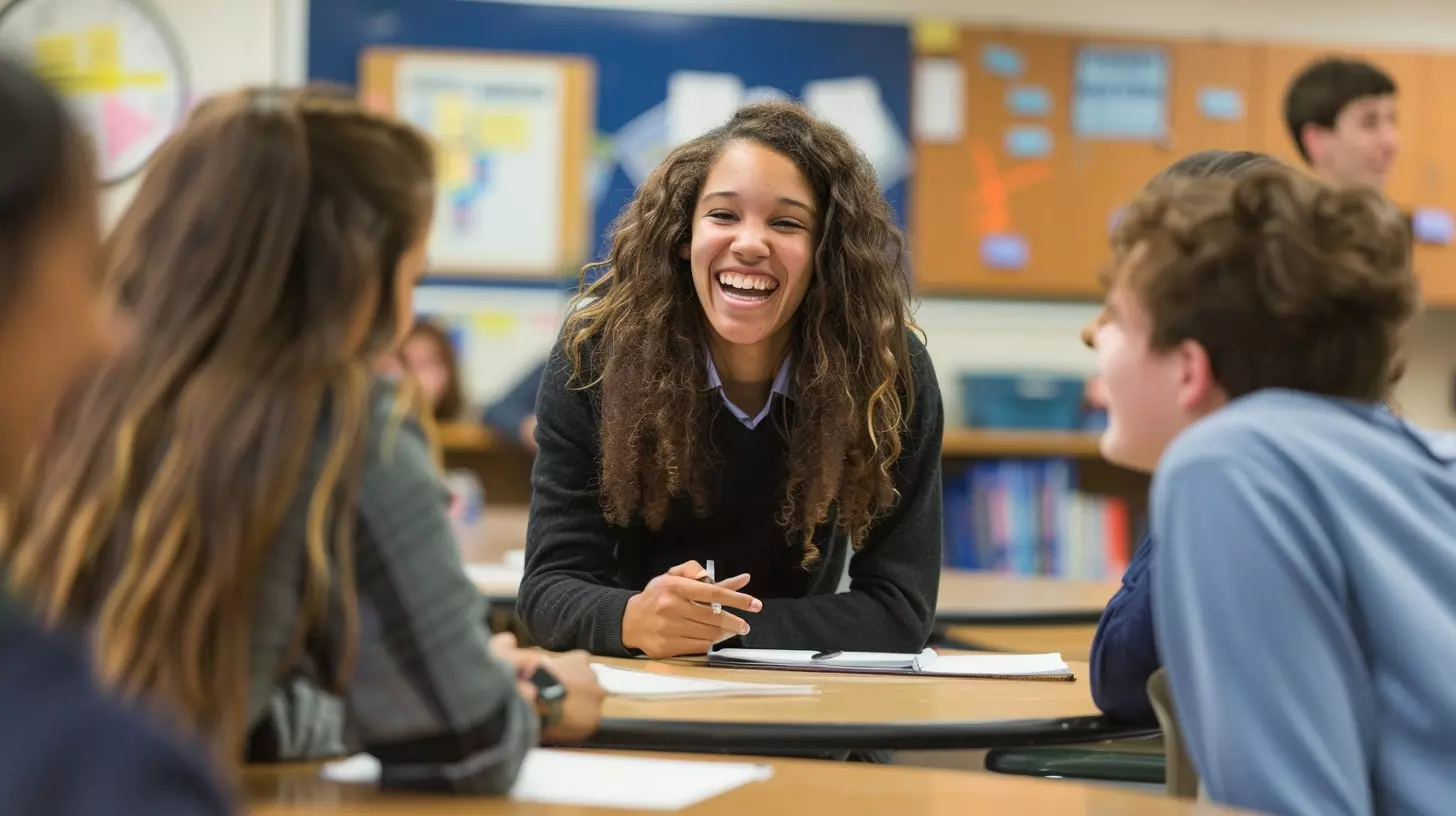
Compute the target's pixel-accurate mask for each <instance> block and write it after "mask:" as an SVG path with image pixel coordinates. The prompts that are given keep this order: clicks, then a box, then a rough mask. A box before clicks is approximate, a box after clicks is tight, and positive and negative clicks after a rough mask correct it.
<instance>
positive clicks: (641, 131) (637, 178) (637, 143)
mask: <svg viewBox="0 0 1456 816" xmlns="http://www.w3.org/2000/svg"><path fill="white" fill-rule="evenodd" d="M612 148H613V155H615V156H616V159H617V164H619V165H621V167H622V171H623V172H625V173H626V174H627V179H628V180H629V181H631V182H632V185H633V186H634V187H635V186H638V185H641V184H642V182H644V181H646V180H647V176H648V174H649V173H651V172H652V171H653V169H655V168H656V167H657V165H658V164H659V163H660V162H661V161H662V160H663V159H664V158H666V157H667V154H668V153H669V152H671V150H672V148H671V147H669V146H668V141H667V103H666V102H659V103H657V104H656V105H653V106H652V107H650V108H648V109H647V110H645V111H643V112H642V113H639V114H637V117H636V118H635V119H633V120H632V121H630V122H628V123H627V124H625V125H623V126H622V127H621V128H620V129H619V130H618V131H617V132H616V133H615V134H613V136H612Z"/></svg>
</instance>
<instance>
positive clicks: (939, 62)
mask: <svg viewBox="0 0 1456 816" xmlns="http://www.w3.org/2000/svg"><path fill="white" fill-rule="evenodd" d="M913 99H914V104H915V107H914V111H913V113H914V114H915V116H914V119H915V138H917V139H919V140H920V141H922V142H929V143H941V144H947V143H948V144H954V143H956V142H959V141H960V140H961V138H962V137H963V136H964V135H965V132H966V124H965V106H966V72H965V70H964V69H963V68H961V63H960V60H956V59H951V58H947V57H935V58H932V59H921V60H917V61H916V63H915V94H914V96H913Z"/></svg>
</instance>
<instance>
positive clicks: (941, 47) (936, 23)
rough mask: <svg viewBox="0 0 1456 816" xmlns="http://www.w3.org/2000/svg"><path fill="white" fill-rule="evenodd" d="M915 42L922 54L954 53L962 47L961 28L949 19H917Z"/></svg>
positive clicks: (916, 47)
mask: <svg viewBox="0 0 1456 816" xmlns="http://www.w3.org/2000/svg"><path fill="white" fill-rule="evenodd" d="M914 42H915V51H916V52H917V53H920V54H953V53H955V52H956V51H958V50H960V47H961V28H960V26H958V25H956V24H955V23H953V22H951V21H949V20H916V21H915V28H914Z"/></svg>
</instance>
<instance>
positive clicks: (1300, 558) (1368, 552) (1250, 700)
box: [1152, 390, 1456, 816]
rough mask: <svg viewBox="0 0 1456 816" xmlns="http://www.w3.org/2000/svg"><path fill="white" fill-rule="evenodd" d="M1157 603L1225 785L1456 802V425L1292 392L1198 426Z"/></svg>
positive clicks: (1177, 679) (1432, 804) (1279, 793)
mask: <svg viewBox="0 0 1456 816" xmlns="http://www.w3.org/2000/svg"><path fill="white" fill-rule="evenodd" d="M1152 521H1153V535H1154V538H1156V539H1157V541H1158V544H1159V547H1160V549H1161V552H1159V554H1158V558H1157V559H1155V562H1154V580H1153V603H1154V618H1155V620H1156V626H1157V634H1158V646H1159V650H1160V652H1161V654H1162V656H1163V659H1164V663H1165V665H1166V666H1167V667H1168V672H1169V676H1170V679H1171V681H1172V688H1173V695H1174V701H1175V704H1176V706H1177V708H1178V713H1179V716H1180V718H1181V720H1182V725H1183V729H1184V731H1185V741H1186V742H1187V746H1188V748H1189V750H1190V751H1191V753H1192V756H1193V760H1194V763H1195V765H1196V766H1197V768H1198V771H1199V773H1200V776H1201V778H1202V781H1203V783H1204V785H1205V786H1206V790H1207V793H1208V794H1209V795H1210V797H1211V798H1213V799H1214V800H1215V801H1218V802H1223V803H1227V804H1232V805H1237V806H1242V807H1246V808H1251V809H1255V810H1260V811H1265V812H1269V813H1275V814H1311V816H1314V815H1315V814H1318V816H1342V815H1343V814H1377V813H1378V814H1398V815H1403V814H1436V813H1452V812H1456V440H1453V439H1452V438H1451V437H1445V436H1440V435H1436V434H1430V433H1427V432H1423V431H1421V430H1419V429H1417V428H1415V427H1413V426H1411V425H1409V424H1408V423H1406V422H1404V421H1403V420H1401V419H1399V418H1397V417H1394V416H1392V415H1390V414H1389V413H1387V412H1385V411H1384V410H1383V409H1380V408H1378V407H1376V406H1373V405H1366V404H1357V403H1351V402H1344V401H1337V400H1331V399H1325V398H1320V397H1316V396H1313V395H1309V394H1301V393H1297V392H1291V391H1273V390H1271V391H1263V392H1260V393H1257V394H1253V395H1250V396H1248V397H1245V398H1243V399H1240V400H1237V401H1235V402H1234V403H1233V404H1231V405H1229V406H1228V407H1226V408H1224V409H1223V410H1220V411H1218V412H1217V413H1216V414H1214V415H1212V416H1210V417H1209V418H1207V419H1205V420H1203V421H1202V422H1199V423H1198V424H1197V425H1195V426H1194V427H1193V428H1191V429H1189V430H1188V431H1186V432H1185V433H1183V434H1182V435H1180V436H1179V437H1178V438H1177V440H1176V441H1175V442H1174V444H1173V445H1172V447H1171V448H1170V449H1169V451H1168V452H1167V454H1166V455H1165V456H1164V459H1163V461H1162V462H1161V463H1159V466H1158V471H1157V474H1156V475H1155V477H1154V480H1153V495H1152Z"/></svg>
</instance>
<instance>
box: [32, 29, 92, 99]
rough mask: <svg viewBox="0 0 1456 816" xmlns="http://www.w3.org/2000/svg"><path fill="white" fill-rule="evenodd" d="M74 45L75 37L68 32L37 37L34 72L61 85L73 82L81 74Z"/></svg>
mask: <svg viewBox="0 0 1456 816" xmlns="http://www.w3.org/2000/svg"><path fill="white" fill-rule="evenodd" d="M76 45H77V43H76V38H75V37H74V36H72V35H70V34H56V35H53V36H50V37H40V38H37V39H36V41H35V43H34V48H35V70H36V72H37V73H39V74H40V75H41V76H43V77H45V78H46V79H48V80H50V81H51V82H53V83H56V84H59V85H62V86H63V87H64V86H65V85H66V84H67V83H71V82H75V81H76V80H77V79H78V78H79V77H80V74H81V63H80V58H79V57H78V55H77V54H76Z"/></svg>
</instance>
